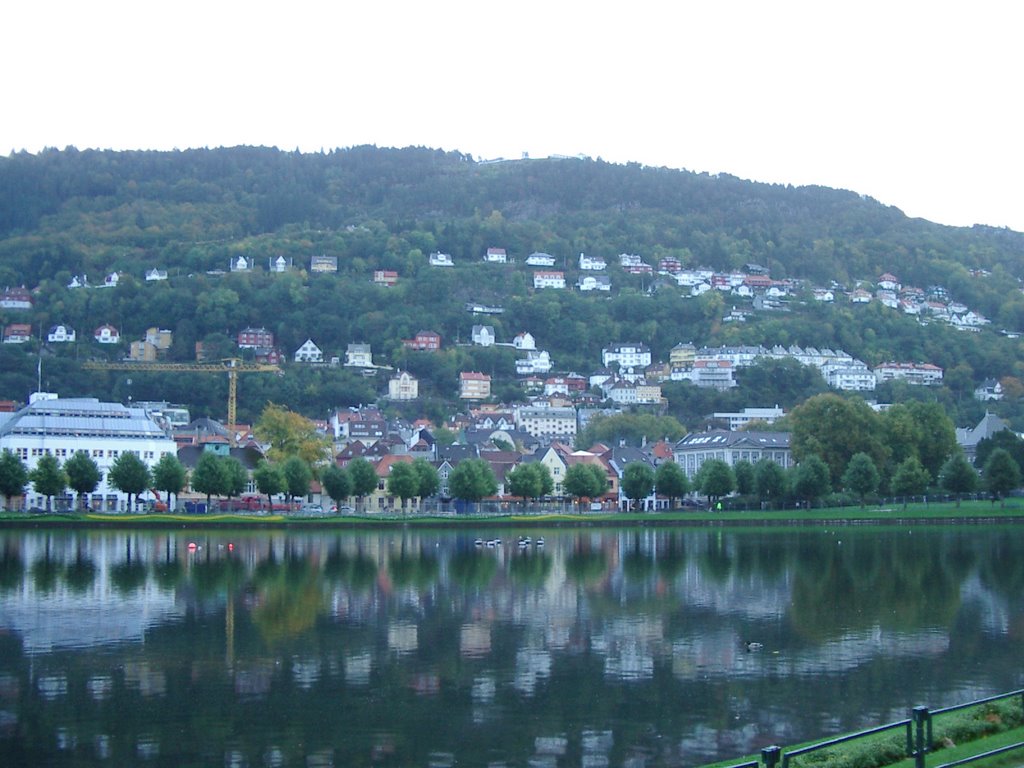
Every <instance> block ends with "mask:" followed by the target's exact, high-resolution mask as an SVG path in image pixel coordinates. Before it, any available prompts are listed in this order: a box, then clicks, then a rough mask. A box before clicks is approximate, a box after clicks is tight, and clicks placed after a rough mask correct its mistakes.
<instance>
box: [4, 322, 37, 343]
mask: <svg viewBox="0 0 1024 768" xmlns="http://www.w3.org/2000/svg"><path fill="white" fill-rule="evenodd" d="M28 341H32V325H31V324H30V323H11V324H10V325H8V326H6V327H5V328H4V344H24V343H25V342H28Z"/></svg>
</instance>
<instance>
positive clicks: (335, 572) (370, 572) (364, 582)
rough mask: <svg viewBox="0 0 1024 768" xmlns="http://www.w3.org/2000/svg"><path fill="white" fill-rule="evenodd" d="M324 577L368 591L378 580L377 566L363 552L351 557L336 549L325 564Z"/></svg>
mask: <svg viewBox="0 0 1024 768" xmlns="http://www.w3.org/2000/svg"><path fill="white" fill-rule="evenodd" d="M324 576H326V577H327V579H328V580H330V581H332V582H338V583H341V584H346V585H348V586H349V587H351V588H352V589H356V590H359V591H366V590H367V589H369V588H370V587H372V586H373V582H374V581H375V580H376V578H377V564H376V563H375V562H374V561H373V559H372V558H369V557H367V556H366V555H364V554H363V553H362V552H359V553H357V554H355V555H349V554H346V553H345V552H342V551H341V549H340V548H335V549H333V550H332V551H331V553H330V554H329V555H328V556H327V560H326V561H325V562H324Z"/></svg>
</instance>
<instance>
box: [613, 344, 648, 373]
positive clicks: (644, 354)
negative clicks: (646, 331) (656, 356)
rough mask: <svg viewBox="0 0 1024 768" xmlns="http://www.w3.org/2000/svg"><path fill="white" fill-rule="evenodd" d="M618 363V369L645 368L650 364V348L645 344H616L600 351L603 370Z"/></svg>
mask: <svg viewBox="0 0 1024 768" xmlns="http://www.w3.org/2000/svg"><path fill="white" fill-rule="evenodd" d="M612 363H618V364H619V367H620V368H638V367H639V368H646V367H647V366H649V365H650V364H651V348H650V347H648V346H647V345H646V344H616V345H615V346H613V347H605V348H604V349H603V350H601V364H602V365H604V367H605V368H608V367H610V366H611V364H612Z"/></svg>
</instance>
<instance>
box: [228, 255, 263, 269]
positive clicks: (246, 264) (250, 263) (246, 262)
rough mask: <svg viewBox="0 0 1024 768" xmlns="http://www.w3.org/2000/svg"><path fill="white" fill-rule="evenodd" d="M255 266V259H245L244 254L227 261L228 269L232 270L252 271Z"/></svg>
mask: <svg viewBox="0 0 1024 768" xmlns="http://www.w3.org/2000/svg"><path fill="white" fill-rule="evenodd" d="M255 267H256V260H255V259H247V258H246V257H245V256H237V257H236V258H234V259H232V260H231V261H230V262H228V269H229V270H231V271H232V272H252V270H253V269H254V268H255Z"/></svg>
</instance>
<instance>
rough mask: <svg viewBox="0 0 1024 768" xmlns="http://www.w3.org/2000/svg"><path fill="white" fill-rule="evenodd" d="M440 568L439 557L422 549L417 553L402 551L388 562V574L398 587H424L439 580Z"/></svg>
mask: <svg viewBox="0 0 1024 768" xmlns="http://www.w3.org/2000/svg"><path fill="white" fill-rule="evenodd" d="M439 570H440V569H439V567H438V563H437V558H436V557H431V556H430V555H428V554H426V553H425V552H423V551H422V550H421V551H420V552H418V553H417V554H415V555H410V554H407V553H405V552H402V553H401V554H399V555H398V556H397V557H393V558H391V561H390V562H389V563H388V574H389V575H390V576H391V581H392V582H393V583H394V585H395V586H396V587H416V588H417V589H424V588H425V587H429V586H430V585H431V584H433V583H434V582H435V581H436V580H437V575H438V572H439Z"/></svg>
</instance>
